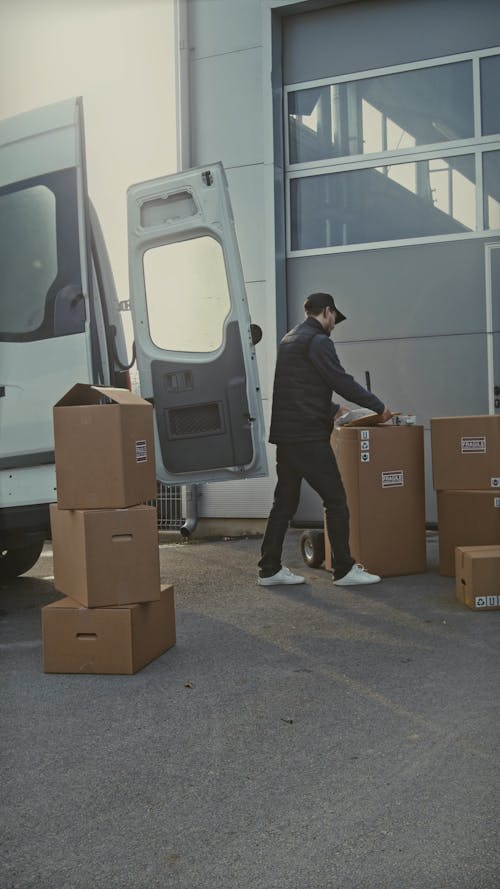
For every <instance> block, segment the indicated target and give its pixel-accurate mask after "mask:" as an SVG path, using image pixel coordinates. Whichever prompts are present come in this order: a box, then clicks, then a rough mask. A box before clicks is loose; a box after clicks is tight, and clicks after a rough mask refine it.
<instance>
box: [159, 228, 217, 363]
mask: <svg viewBox="0 0 500 889" xmlns="http://www.w3.org/2000/svg"><path fill="white" fill-rule="evenodd" d="M144 279H145V289H146V302H147V310H148V321H149V332H150V335H151V339H152V341H153V343H154V344H155V345H156V346H158V347H159V348H160V349H168V350H171V351H174V352H214V351H215V350H216V349H218V348H220V346H221V345H222V342H223V338H224V320H225V319H226V318H227V316H228V314H229V312H230V310H231V298H230V296H229V288H228V284H227V275H226V269H225V265H224V256H223V253H222V247H221V245H220V244H219V243H218V241H216V240H215V238H212V237H206V236H205V237H199V238H194V239H191V240H187V241H180V242H178V243H174V244H163V245H162V246H160V247H153V248H151V249H150V250H147V251H146V252H145V254H144ZM180 316H182V317H183V318H184V319H189V323H184V324H180V323H179V318H180Z"/></svg>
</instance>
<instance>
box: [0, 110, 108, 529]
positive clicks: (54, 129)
mask: <svg viewBox="0 0 500 889" xmlns="http://www.w3.org/2000/svg"><path fill="white" fill-rule="evenodd" d="M87 203H88V202H87V192H86V176H85V157H84V136H83V112H82V103H81V99H77V98H75V99H69V100H66V101H64V102H58V103H56V104H54V105H49V106H47V107H45V108H39V109H36V110H34V111H30V112H27V113H24V114H20V115H18V116H16V117H13V118H10V119H8V120H3V121H0V269H1V275H0V422H1V428H0V507H1V508H2V509H3V508H4V507H6V508H9V509H10V508H14V507H15V508H18V507H23V506H24V505H27V504H30V505H33V504H36V503H37V502H38V503H42V502H45V503H46V502H47V499H55V487H54V483H55V482H54V481H53V479H54V466H53V462H54V445H53V430H52V405H53V404H54V403H55V402H56V401H57V400H58V399H59V398H60V397H61V395H62V394H63V393H64V392H65V391H66V389H67V388H69V387H70V386H71V385H72V384H73V383H74V382H75V380H81V381H84V382H87V381H89V382H91V381H96V382H97V378H98V376H99V374H98V373H97V367H96V355H95V353H94V352H93V345H92V340H93V338H92V330H91V327H92V315H91V311H90V294H89V287H90V284H89V280H90V275H89V251H88V218H87V209H88V208H87ZM91 377H94V378H95V380H91ZM34 467H36V468H37V470H36V473H35V472H34V471H31V470H32V469H33V468H34ZM28 470H29V471H30V472H29V478H28V475H26V473H27V472H28ZM47 490H48V494H49V497H48V494H47ZM2 515H3V514H2ZM47 515H48V510H47ZM2 524H3V525H5V526H8V524H9V521H8V520H7V519H5V521H3V520H2Z"/></svg>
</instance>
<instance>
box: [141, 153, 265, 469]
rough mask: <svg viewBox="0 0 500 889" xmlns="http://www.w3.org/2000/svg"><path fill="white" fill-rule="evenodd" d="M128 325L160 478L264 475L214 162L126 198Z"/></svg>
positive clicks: (255, 397) (234, 268)
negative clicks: (150, 414) (152, 424)
mask: <svg viewBox="0 0 500 889" xmlns="http://www.w3.org/2000/svg"><path fill="white" fill-rule="evenodd" d="M128 226H129V263H130V291H131V293H130V295H131V310H132V320H133V324H134V335H135V347H136V355H137V365H138V371H139V378H140V387H141V395H142V396H143V398H147V399H149V400H151V402H152V403H153V406H154V410H155V419H156V435H157V439H156V452H157V476H158V478H159V479H160V480H161V481H163V482H164V483H167V484H197V483H200V482H208V481H223V480H227V479H231V480H234V479H235V478H249V477H256V476H261V475H266V474H267V462H266V454H265V444H264V421H263V414H262V403H261V392H260V386H259V378H258V371H257V360H256V355H255V347H254V342H253V340H255V336H254V337H253V336H252V332H253V331H252V325H251V323H250V316H249V312H248V304H247V299H246V293H245V285H244V281H243V274H242V269H241V262H240V256H239V251H238V245H237V241H236V233H235V228H234V220H233V216H232V210H231V205H230V200H229V194H228V188H227V180H226V176H225V172H224V169H223V167H222V164H220V163H217V164H212V165H209V166H207V167H202V168H199V169H191V170H188V171H186V172H182V173H176V174H174V175H171V176H167V177H165V178H162V179H156V180H153V181H150V182H145V183H142V184H139V185H134V186H132V187H131V188H129V190H128Z"/></svg>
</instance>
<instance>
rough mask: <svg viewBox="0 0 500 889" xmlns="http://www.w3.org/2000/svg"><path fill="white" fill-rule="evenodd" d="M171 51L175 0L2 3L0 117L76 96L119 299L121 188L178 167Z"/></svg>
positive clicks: (124, 287) (123, 276)
mask: <svg viewBox="0 0 500 889" xmlns="http://www.w3.org/2000/svg"><path fill="white" fill-rule="evenodd" d="M174 49H175V46H174V7H173V0H0V118H4V117H10V116H12V115H14V114H18V113H20V112H22V111H28V110H30V109H31V108H35V107H37V106H41V105H47V104H50V103H51V102H56V101H58V100H60V99H66V98H68V97H70V96H75V95H81V96H83V103H84V112H85V129H86V144H87V169H88V187H89V193H90V196H91V198H92V201H93V203H94V205H95V207H96V209H97V212H98V215H99V218H100V220H101V224H102V227H103V231H104V236H105V239H106V243H107V246H108V250H109V254H110V259H111V263H112V266H113V271H114V273H115V278H116V284H117V291H118V297H119V299H127V298H128V269H127V264H128V263H127V232H126V202H125V193H126V189H127V187H128V186H129V185H131V184H132V183H133V182H138V181H141V180H144V179H149V178H153V177H156V176H161V175H164V174H167V173H171V172H174V171H175V170H176V164H177V160H176V117H175V107H176V99H175V55H174ZM127 320H128V316H127V315H126V316H125V321H126V326H127V333H130V325H129V324H128V323H127Z"/></svg>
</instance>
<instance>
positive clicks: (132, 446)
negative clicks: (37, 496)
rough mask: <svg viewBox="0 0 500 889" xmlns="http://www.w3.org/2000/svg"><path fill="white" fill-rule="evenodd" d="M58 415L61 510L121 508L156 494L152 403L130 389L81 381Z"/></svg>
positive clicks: (59, 404)
mask: <svg viewBox="0 0 500 889" xmlns="http://www.w3.org/2000/svg"><path fill="white" fill-rule="evenodd" d="M53 414H54V443H55V458H56V483H57V502H58V504H59V506H60V508H61V509H119V508H123V507H127V506H135V505H136V504H138V503H143V502H144V501H145V500H153V499H154V498H155V497H156V469H155V454H154V432H153V408H152V407H151V405H150V404H149V403H148V402H147V401H144V400H143V399H142V398H139V396H138V395H134V394H133V393H132V392H129V391H128V389H112V388H107V387H104V386H90V385H86V384H83V383H77V385H76V386H73V388H72V389H70V390H69V392H67V393H66V395H64V397H63V398H61V399H60V400H59V401H58V402H57V404H56V405H55V406H54V411H53Z"/></svg>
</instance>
